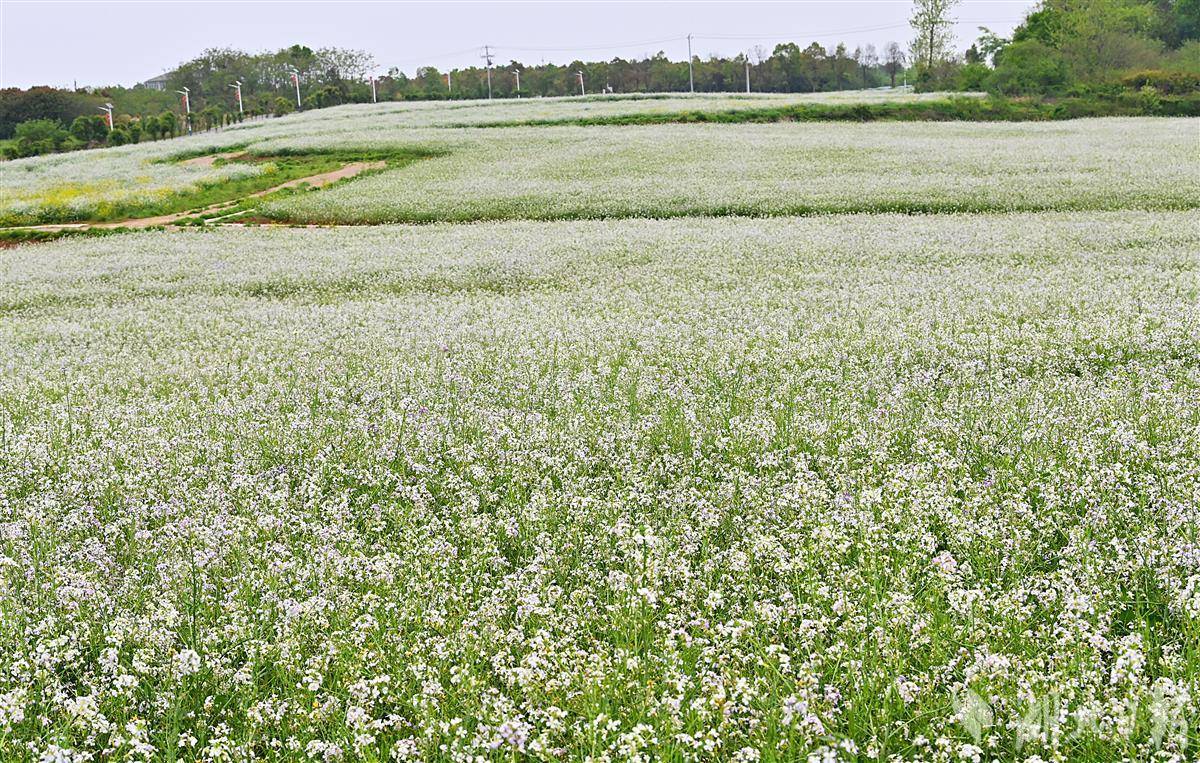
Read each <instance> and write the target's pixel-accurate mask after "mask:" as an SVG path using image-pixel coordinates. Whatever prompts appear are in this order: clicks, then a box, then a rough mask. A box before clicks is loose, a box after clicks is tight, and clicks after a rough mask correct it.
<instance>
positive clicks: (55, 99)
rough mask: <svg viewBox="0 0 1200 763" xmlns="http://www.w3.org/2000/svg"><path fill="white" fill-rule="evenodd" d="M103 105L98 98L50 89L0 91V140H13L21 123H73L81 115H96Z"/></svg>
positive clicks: (9, 89)
mask: <svg viewBox="0 0 1200 763" xmlns="http://www.w3.org/2000/svg"><path fill="white" fill-rule="evenodd" d="M102 102H103V101H102V99H101V98H100V97H98V96H94V95H90V94H87V93H77V92H71V91H68V90H56V89H55V88H51V87H33V88H30V89H28V90H20V89H18V88H5V89H3V90H0V138H10V137H12V136H13V133H14V130H15V129H16V126H17V124H18V123H20V122H27V121H29V120H32V119H53V120H55V121H58V122H61V123H63V124H70V123H71V121H72V120H73V119H75V117H77V116H80V115H81V114H95V113H96V106H98V105H100V104H101V103H102Z"/></svg>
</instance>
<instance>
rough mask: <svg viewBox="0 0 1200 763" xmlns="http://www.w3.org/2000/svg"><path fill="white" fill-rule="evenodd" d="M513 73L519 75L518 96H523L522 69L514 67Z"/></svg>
mask: <svg viewBox="0 0 1200 763" xmlns="http://www.w3.org/2000/svg"><path fill="white" fill-rule="evenodd" d="M513 74H515V75H517V97H518V98H520V97H521V70H520V69H513Z"/></svg>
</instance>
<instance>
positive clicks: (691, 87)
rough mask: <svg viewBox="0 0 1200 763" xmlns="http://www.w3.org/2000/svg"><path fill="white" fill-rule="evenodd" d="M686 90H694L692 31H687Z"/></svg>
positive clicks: (690, 91) (692, 91) (691, 91)
mask: <svg viewBox="0 0 1200 763" xmlns="http://www.w3.org/2000/svg"><path fill="white" fill-rule="evenodd" d="M688 92H689V93H694V92H696V77H695V75H694V74H693V73H692V33H691V32H688Z"/></svg>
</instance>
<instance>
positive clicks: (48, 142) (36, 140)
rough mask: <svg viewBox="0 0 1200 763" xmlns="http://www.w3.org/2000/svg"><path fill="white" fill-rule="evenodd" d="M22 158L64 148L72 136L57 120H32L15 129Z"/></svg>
mask: <svg viewBox="0 0 1200 763" xmlns="http://www.w3.org/2000/svg"><path fill="white" fill-rule="evenodd" d="M13 137H15V138H16V141H17V152H18V153H19V155H20V156H36V155H37V154H49V153H53V152H55V151H58V150H59V149H60V148H62V145H63V143H65V142H66V141H67V139H68V138H70V137H71V134H70V133H69V132H67V131H66V130H65V129H63V126H62V123H61V122H59V121H58V120H57V119H30V120H26V121H24V122H21V123H20V124H18V125H17V126H16V127H15V128H14V129H13Z"/></svg>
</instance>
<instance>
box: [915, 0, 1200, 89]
mask: <svg viewBox="0 0 1200 763" xmlns="http://www.w3.org/2000/svg"><path fill="white" fill-rule="evenodd" d="M918 5H921V3H920V2H918ZM980 31H981V33H982V34H981V36H980V37H979V39H978V40H977V41H976V42H975V43H974V44H972V45H971V46H970V47H969V48H968V49H967V50H966V51H965V52H964V53H962V54H961V55H956V54H955V53H954V52H953V51H943V54H942V55H939V56H936V57H935V58H934V59H933V60H932V62H929V61H926V60H917V66H916V69H917V71H916V72H915V73H914V75H915V76H914V79H915V84H916V85H917V87H918V89H924V90H986V91H989V92H992V93H995V94H997V95H1006V96H1052V97H1062V96H1073V97H1086V96H1089V95H1094V94H1103V95H1107V96H1113V95H1115V94H1117V93H1118V92H1119V91H1120V90H1130V89H1133V90H1146V91H1147V92H1146V95H1147V97H1152V96H1153V95H1155V94H1157V95H1165V96H1178V95H1185V94H1189V93H1195V92H1196V90H1197V89H1198V88H1200V0H1043V2H1041V3H1040V4H1039V5H1038V6H1037V7H1036V8H1035V9H1034V10H1033V11H1031V12H1030V13H1029V14H1028V15H1027V16H1026V18H1025V20H1024V21H1023V22H1022V23H1021V24H1020V25H1019V26H1018V27H1017V28H1016V29H1015V30H1014V31H1013V34H1012V36H1011V37H1008V38H1004V37H1000V36H999V35H996V34H994V33H992V32H991V31H990V30H988V29H986V28H981V29H980ZM922 39H923V38H921V37H920V36H919V37H918V41H920V40H922ZM918 41H914V45H913V48H914V50H915V49H916V48H917V47H918ZM1150 90H1153V91H1154V93H1151V92H1149V91H1150Z"/></svg>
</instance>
